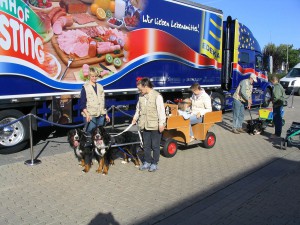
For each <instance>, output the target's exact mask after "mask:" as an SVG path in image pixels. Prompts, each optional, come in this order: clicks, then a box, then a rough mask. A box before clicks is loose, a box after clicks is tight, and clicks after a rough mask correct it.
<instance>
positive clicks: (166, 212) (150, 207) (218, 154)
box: [0, 96, 300, 225]
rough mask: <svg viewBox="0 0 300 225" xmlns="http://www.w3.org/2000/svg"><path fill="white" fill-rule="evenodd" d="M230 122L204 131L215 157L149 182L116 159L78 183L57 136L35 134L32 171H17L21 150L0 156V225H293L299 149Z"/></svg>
mask: <svg viewBox="0 0 300 225" xmlns="http://www.w3.org/2000/svg"><path fill="white" fill-rule="evenodd" d="M291 104H292V99H291V98H290V99H289V106H288V107H285V116H284V117H285V121H286V124H285V126H284V128H283V132H282V137H285V135H286V130H287V129H288V128H289V127H290V125H291V123H292V122H293V121H297V122H300V119H299V118H300V117H299V113H300V97H299V96H295V97H294V99H293V107H291ZM252 117H253V118H257V117H258V115H257V109H253V111H252ZM249 118H250V117H249V114H248V113H247V111H246V119H249ZM231 120H232V113H231V112H227V113H224V114H223V122H222V123H219V124H216V125H215V126H213V127H212V129H211V131H213V132H214V133H215V134H216V137H217V143H216V145H215V146H214V148H212V149H205V148H203V147H202V146H201V145H200V144H199V145H195V146H191V147H189V148H184V147H180V149H179V150H178V152H177V154H176V155H175V156H174V157H173V158H164V157H163V156H161V158H160V162H159V170H158V171H156V172H154V173H150V172H147V171H146V172H141V171H139V170H138V169H137V168H136V167H134V165H133V163H129V164H122V163H121V159H117V160H116V161H115V165H114V166H111V167H110V169H109V173H108V175H107V176H103V175H100V174H97V173H96V172H95V170H96V168H97V165H96V164H95V163H94V165H93V166H92V169H91V171H90V172H89V173H87V174H84V173H82V172H81V170H82V169H81V168H80V167H79V166H78V162H77V160H76V158H75V157H74V154H73V152H72V150H71V149H70V147H69V146H68V143H67V140H66V136H65V135H64V132H61V133H59V132H51V131H48V130H45V131H44V132H43V133H44V135H42V134H41V133H39V134H38V135H37V134H35V145H34V148H33V150H34V157H35V158H38V159H39V160H41V163H40V164H38V165H34V166H28V165H25V164H24V162H25V161H26V160H29V159H30V158H31V154H30V149H26V150H24V151H22V152H19V153H15V154H11V155H1V156H0V158H1V159H0V177H1V187H0V224H3V225H4V224H5V225H25V224H28V225H37V224H47V225H48V224H54V225H56V224H64V225H69V224H70V225H71V224H72V225H75V224H80V225H95V224H97V225H108V224H112V225H115V224H121V225H123V224H124V225H127V224H139V225H140V224H159V225H163V224H166V225H169V224H170V225H173V224H180V225H183V224H188V225H190V224H196V225H210V224H213V225H221V224H230V225H231V224H233V225H235V224H237V225H243V224H249V225H254V224H255V225H260V224H261V225H266V224H272V225H273V224H274V225H275V224H288V225H292V224H295V225H296V224H300V150H299V148H298V147H288V148H287V149H286V150H281V149H280V139H277V140H272V139H269V136H270V134H272V133H274V128H273V127H267V129H266V130H265V132H264V133H263V134H262V135H254V136H253V135H249V134H233V133H232V132H231V131H230V129H231ZM299 141H300V140H299Z"/></svg>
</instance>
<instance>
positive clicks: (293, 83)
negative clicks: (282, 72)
mask: <svg viewBox="0 0 300 225" xmlns="http://www.w3.org/2000/svg"><path fill="white" fill-rule="evenodd" d="M280 84H281V85H282V86H283V88H284V89H285V91H286V92H287V93H291V92H292V91H293V90H294V93H295V94H297V95H299V96H300V63H298V64H297V65H296V66H295V67H294V68H293V69H291V71H290V72H289V73H288V74H287V75H286V76H285V77H283V78H281V79H280Z"/></svg>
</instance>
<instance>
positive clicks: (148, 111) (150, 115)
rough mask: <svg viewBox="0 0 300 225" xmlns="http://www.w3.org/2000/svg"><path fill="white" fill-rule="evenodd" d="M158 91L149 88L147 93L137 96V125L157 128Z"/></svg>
mask: <svg viewBox="0 0 300 225" xmlns="http://www.w3.org/2000/svg"><path fill="white" fill-rule="evenodd" d="M158 95H159V93H158V92H157V91H155V90H151V91H150V92H149V94H147V95H144V96H140V97H139V107H140V109H139V112H140V115H139V127H140V128H141V129H146V130H158V123H159V121H158V114H157V107H156V98H157V96H158Z"/></svg>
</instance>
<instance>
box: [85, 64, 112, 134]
mask: <svg viewBox="0 0 300 225" xmlns="http://www.w3.org/2000/svg"><path fill="white" fill-rule="evenodd" d="M97 78H98V74H97V72H96V71H95V70H94V68H93V67H90V68H89V81H88V82H87V83H85V84H84V85H83V87H82V90H81V93H80V109H81V110H82V115H83V117H84V121H85V123H86V124H87V125H86V126H87V127H86V131H87V132H91V131H92V129H93V128H95V127H97V126H103V125H104V122H105V120H106V121H107V122H109V121H110V118H109V116H108V115H107V113H106V109H105V100H104V90H103V87H102V85H100V84H98V83H97Z"/></svg>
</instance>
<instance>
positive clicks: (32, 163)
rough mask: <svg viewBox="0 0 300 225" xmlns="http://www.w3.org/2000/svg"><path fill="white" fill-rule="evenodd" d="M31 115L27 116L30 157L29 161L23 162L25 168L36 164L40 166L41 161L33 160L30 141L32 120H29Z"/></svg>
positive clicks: (31, 142)
mask: <svg viewBox="0 0 300 225" xmlns="http://www.w3.org/2000/svg"><path fill="white" fill-rule="evenodd" d="M31 116H32V115H31V114H29V115H28V120H29V138H30V156H31V159H29V160H26V161H25V162H24V164H25V165H27V166H34V165H37V164H40V163H41V162H42V161H41V160H39V159H35V158H34V152H33V141H32V119H31Z"/></svg>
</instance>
